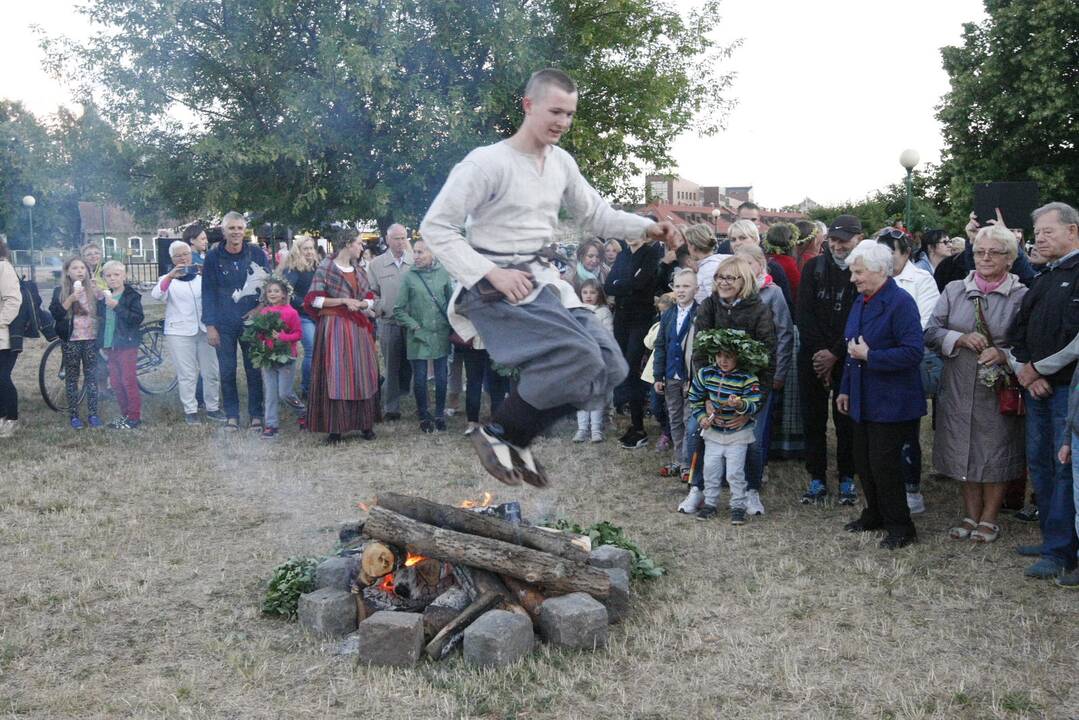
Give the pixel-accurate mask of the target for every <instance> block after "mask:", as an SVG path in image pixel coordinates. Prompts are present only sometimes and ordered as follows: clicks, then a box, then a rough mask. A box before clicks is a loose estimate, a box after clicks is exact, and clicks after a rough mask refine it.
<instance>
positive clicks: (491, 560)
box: [364, 506, 611, 599]
mask: <svg viewBox="0 0 1079 720" xmlns="http://www.w3.org/2000/svg"><path fill="white" fill-rule="evenodd" d="M364 533H366V534H367V535H368V536H369V537H372V538H374V539H376V540H382V541H383V542H389V543H394V544H396V545H403V546H405V547H406V548H407V549H408V550H410V551H411V552H414V553H417V554H420V555H423V556H424V557H433V558H438V559H439V560H445V561H447V562H451V563H454V564H461V565H471V566H472V567H477V568H482V569H484V570H490V571H491V572H494V573H498V574H501V575H509V576H510V577H515V578H517V579H519V580H524V581H525V582H527V583H532V584H534V585H540V586H542V587H544V588H546V589H547V590H549V591H552V592H554V593H556V594H566V593H572V592H586V593H588V594H589V595H592V596H594V597H596V598H598V599H605V598H606V597H607V595H608V594H609V593H610V588H611V582H610V578H609V577H608V576H607V574H606V573H605V572H603V571H602V570H598V569H596V568H594V567H591V566H589V565H585V564H584V563H578V562H574V561H572V560H567V559H566V558H562V557H556V556H554V555H549V554H547V553H544V552H540V551H538V550H532V549H530V548H524V547H520V546H519V545H511V544H509V543H506V542H502V541H500V540H491V539H489V538H485V537H480V536H477V535H465V534H463V533H459V532H454V531H453V530H443V529H441V528H436V527H432V526H430V525H425V524H424V523H419V522H416V521H415V520H412V519H410V518H407V517H405V516H403V515H398V514H397V513H395V512H391V511H389V510H386V509H385V508H382V507H378V506H375V507H373V508H371V512H370V515H369V516H368V519H367V523H366V524H365V525H364Z"/></svg>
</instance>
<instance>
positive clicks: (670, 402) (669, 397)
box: [663, 379, 689, 468]
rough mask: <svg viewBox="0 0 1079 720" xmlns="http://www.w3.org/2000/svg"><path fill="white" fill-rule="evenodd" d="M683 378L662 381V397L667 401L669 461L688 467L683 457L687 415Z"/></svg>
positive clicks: (687, 403) (687, 407)
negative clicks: (669, 437)
mask: <svg viewBox="0 0 1079 720" xmlns="http://www.w3.org/2000/svg"><path fill="white" fill-rule="evenodd" d="M687 384H688V383H687V381H685V380H674V379H668V380H666V381H664V387H663V399H664V401H665V402H666V403H667V421H668V423H669V424H670V426H671V462H672V463H674V464H675V465H680V466H682V467H685V468H688V467H689V460H688V458H686V457H685V454H686V447H685V439H686V418H687V417H688V416H689V399H688V398H686V397H684V396H683V395H682V388H683V387H685V386H686V385H687Z"/></svg>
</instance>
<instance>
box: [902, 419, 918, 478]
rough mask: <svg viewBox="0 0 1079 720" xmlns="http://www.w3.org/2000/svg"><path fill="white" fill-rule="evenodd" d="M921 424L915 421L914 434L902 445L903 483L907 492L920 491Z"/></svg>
mask: <svg viewBox="0 0 1079 720" xmlns="http://www.w3.org/2000/svg"><path fill="white" fill-rule="evenodd" d="M920 435H921V422H920V421H915V423H914V432H913V433H912V434H911V436H910V437H908V438H907V439H906V441H905V442H904V443H903V482H904V483H906V486H907V492H911V493H916V492H920V491H921V486H922V440H921V437H920Z"/></svg>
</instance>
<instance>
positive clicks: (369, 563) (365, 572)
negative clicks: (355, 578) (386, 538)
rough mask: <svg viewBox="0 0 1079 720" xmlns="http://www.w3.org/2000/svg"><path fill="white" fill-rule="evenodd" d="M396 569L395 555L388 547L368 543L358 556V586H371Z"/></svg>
mask: <svg viewBox="0 0 1079 720" xmlns="http://www.w3.org/2000/svg"><path fill="white" fill-rule="evenodd" d="M396 567H397V553H395V552H394V551H393V550H392V549H391V548H390V547H389V546H388V545H386V544H384V543H380V542H371V541H368V542H367V544H365V545H364V546H363V554H362V555H361V556H360V584H361V585H365V586H366V585H371V584H373V583H374V582H375V581H376V580H378V579H379V578H380V577H383V576H385V575H388V574H389V573H391V572H393V571H394V568H396Z"/></svg>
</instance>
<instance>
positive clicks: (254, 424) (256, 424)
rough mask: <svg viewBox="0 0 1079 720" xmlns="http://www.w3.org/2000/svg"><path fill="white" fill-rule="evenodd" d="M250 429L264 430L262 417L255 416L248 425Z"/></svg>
mask: <svg viewBox="0 0 1079 720" xmlns="http://www.w3.org/2000/svg"><path fill="white" fill-rule="evenodd" d="M247 427H248V429H249V430H262V418H260V417H253V418H251V422H250V423H248V425H247Z"/></svg>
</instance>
